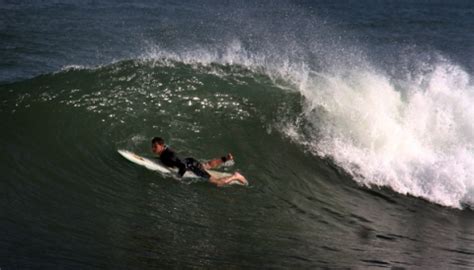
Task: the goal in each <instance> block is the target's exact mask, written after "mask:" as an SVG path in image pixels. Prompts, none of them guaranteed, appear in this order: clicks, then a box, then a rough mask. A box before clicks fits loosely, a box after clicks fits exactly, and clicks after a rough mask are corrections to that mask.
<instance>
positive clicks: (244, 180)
mask: <svg viewBox="0 0 474 270" xmlns="http://www.w3.org/2000/svg"><path fill="white" fill-rule="evenodd" d="M234 177H235V179H236V180H238V181H239V182H240V183H242V184H243V185H248V184H249V182H248V181H247V179H245V177H244V176H243V175H241V174H240V173H238V172H235V173H234Z"/></svg>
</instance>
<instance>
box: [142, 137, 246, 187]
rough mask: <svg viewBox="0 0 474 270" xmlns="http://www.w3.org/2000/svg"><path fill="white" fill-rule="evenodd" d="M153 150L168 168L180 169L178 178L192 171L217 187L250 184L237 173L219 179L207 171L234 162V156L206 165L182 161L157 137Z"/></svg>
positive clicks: (190, 159) (218, 159)
mask: <svg viewBox="0 0 474 270" xmlns="http://www.w3.org/2000/svg"><path fill="white" fill-rule="evenodd" d="M151 148H152V151H153V153H155V154H157V155H159V156H160V161H161V162H162V163H163V164H164V165H165V166H168V167H176V168H178V170H179V171H178V176H179V177H182V176H183V175H184V173H185V172H186V171H187V170H189V171H192V172H193V173H194V174H196V175H197V176H199V177H202V178H204V179H207V180H208V181H209V182H211V183H213V184H215V185H217V186H224V185H227V184H229V183H231V182H232V181H239V182H240V183H242V184H244V185H247V184H248V182H247V180H246V179H245V177H244V176H243V175H241V174H240V173H238V172H235V173H234V174H233V175H231V176H227V177H222V178H217V177H215V176H212V175H210V174H209V173H208V172H207V171H206V170H209V169H213V168H216V167H218V166H220V165H221V164H222V163H224V162H226V161H227V160H233V159H234V158H233V156H232V154H227V155H226V156H223V157H221V158H215V159H211V160H210V161H208V162H206V163H201V162H199V161H197V160H196V159H194V158H191V157H190V158H185V159H184V160H181V159H180V158H179V157H178V156H177V155H176V153H175V152H174V151H173V150H172V149H171V148H169V147H168V146H167V145H166V144H165V140H163V138H160V137H155V138H153V140H152V141H151Z"/></svg>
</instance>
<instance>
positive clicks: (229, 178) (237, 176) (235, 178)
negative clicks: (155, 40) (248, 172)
mask: <svg viewBox="0 0 474 270" xmlns="http://www.w3.org/2000/svg"><path fill="white" fill-rule="evenodd" d="M232 181H239V182H240V183H241V184H243V185H248V182H247V179H245V177H244V176H243V175H241V174H240V173H238V172H235V173H234V174H233V175H231V176H227V177H222V178H216V177H214V176H211V178H210V179H209V182H211V183H213V184H215V185H217V186H218V187H222V186H225V185H227V184H229V183H231V182H232Z"/></svg>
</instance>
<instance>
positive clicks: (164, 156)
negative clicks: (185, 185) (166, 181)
mask: <svg viewBox="0 0 474 270" xmlns="http://www.w3.org/2000/svg"><path fill="white" fill-rule="evenodd" d="M160 161H161V162H162V163H163V164H164V165H165V166H168V167H177V168H178V169H179V171H178V176H179V177H182V176H183V174H184V173H185V172H186V164H184V162H182V161H181V160H180V159H179V157H178V156H177V155H176V153H175V152H174V151H173V150H172V149H171V148H169V147H166V148H165V150H163V152H162V153H161V155H160Z"/></svg>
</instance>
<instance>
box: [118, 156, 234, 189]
mask: <svg viewBox="0 0 474 270" xmlns="http://www.w3.org/2000/svg"><path fill="white" fill-rule="evenodd" d="M117 151H118V152H119V154H120V155H122V156H123V157H124V158H126V159H128V160H129V161H131V162H133V163H135V164H138V165H141V166H143V167H145V168H147V169H149V170H152V171H158V172H160V173H164V174H176V173H177V172H178V169H177V168H170V167H166V166H164V165H163V164H160V163H159V162H155V161H152V160H150V159H148V158H145V157H142V156H139V155H137V154H135V153H133V152H130V151H127V150H117ZM206 171H207V172H208V173H209V174H210V175H212V176H215V177H217V178H222V177H228V176H231V175H232V174H230V173H226V172H219V171H214V170H206ZM183 177H184V178H200V177H199V176H197V175H195V174H194V173H193V172H191V171H186V172H185V173H184V175H183ZM229 184H230V185H233V184H240V185H241V183H240V182H239V181H232V182H231V183H229Z"/></svg>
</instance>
